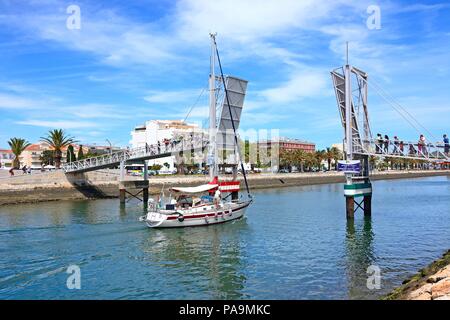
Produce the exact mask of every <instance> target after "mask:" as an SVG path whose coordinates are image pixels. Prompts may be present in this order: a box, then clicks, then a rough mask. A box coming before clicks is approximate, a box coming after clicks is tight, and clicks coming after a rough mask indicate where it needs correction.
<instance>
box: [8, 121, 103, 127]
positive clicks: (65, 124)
mask: <svg viewBox="0 0 450 320" xmlns="http://www.w3.org/2000/svg"><path fill="white" fill-rule="evenodd" d="M15 123H17V124H21V125H28V126H35V127H45V128H62V129H74V128H94V127H98V125H99V124H98V123H96V122H84V121H69V120H55V121H49V120H33V119H30V120H22V121H16V122H15Z"/></svg>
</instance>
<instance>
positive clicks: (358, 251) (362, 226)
mask: <svg viewBox="0 0 450 320" xmlns="http://www.w3.org/2000/svg"><path fill="white" fill-rule="evenodd" d="M373 241H374V233H373V230H372V218H371V217H370V216H364V218H363V220H347V233H346V239H345V248H346V274H347V286H348V297H349V298H350V299H363V298H366V299H367V297H368V295H370V290H369V289H367V268H368V267H369V266H370V265H372V264H373V263H374V261H375V256H374V249H373Z"/></svg>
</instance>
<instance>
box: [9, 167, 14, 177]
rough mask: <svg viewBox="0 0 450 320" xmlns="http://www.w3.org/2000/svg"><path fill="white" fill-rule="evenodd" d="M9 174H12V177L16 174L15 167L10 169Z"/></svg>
mask: <svg viewBox="0 0 450 320" xmlns="http://www.w3.org/2000/svg"><path fill="white" fill-rule="evenodd" d="M9 174H10V175H11V177H12V176H13V175H14V168H11V169H9Z"/></svg>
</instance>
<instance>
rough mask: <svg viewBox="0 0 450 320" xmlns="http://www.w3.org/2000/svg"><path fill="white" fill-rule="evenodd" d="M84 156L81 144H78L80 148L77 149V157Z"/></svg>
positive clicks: (80, 158)
mask: <svg viewBox="0 0 450 320" xmlns="http://www.w3.org/2000/svg"><path fill="white" fill-rule="evenodd" d="M84 158H85V156H84V152H83V145H81V144H80V148H79V149H78V156H77V159H78V160H82V159H84Z"/></svg>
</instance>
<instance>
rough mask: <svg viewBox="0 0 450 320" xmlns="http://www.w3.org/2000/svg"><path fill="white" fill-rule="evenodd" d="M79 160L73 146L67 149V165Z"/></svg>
mask: <svg viewBox="0 0 450 320" xmlns="http://www.w3.org/2000/svg"><path fill="white" fill-rule="evenodd" d="M76 160H77V156H76V155H75V151H74V149H73V145H69V146H68V147H67V160H66V162H67V163H70V162H73V161H76Z"/></svg>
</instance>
